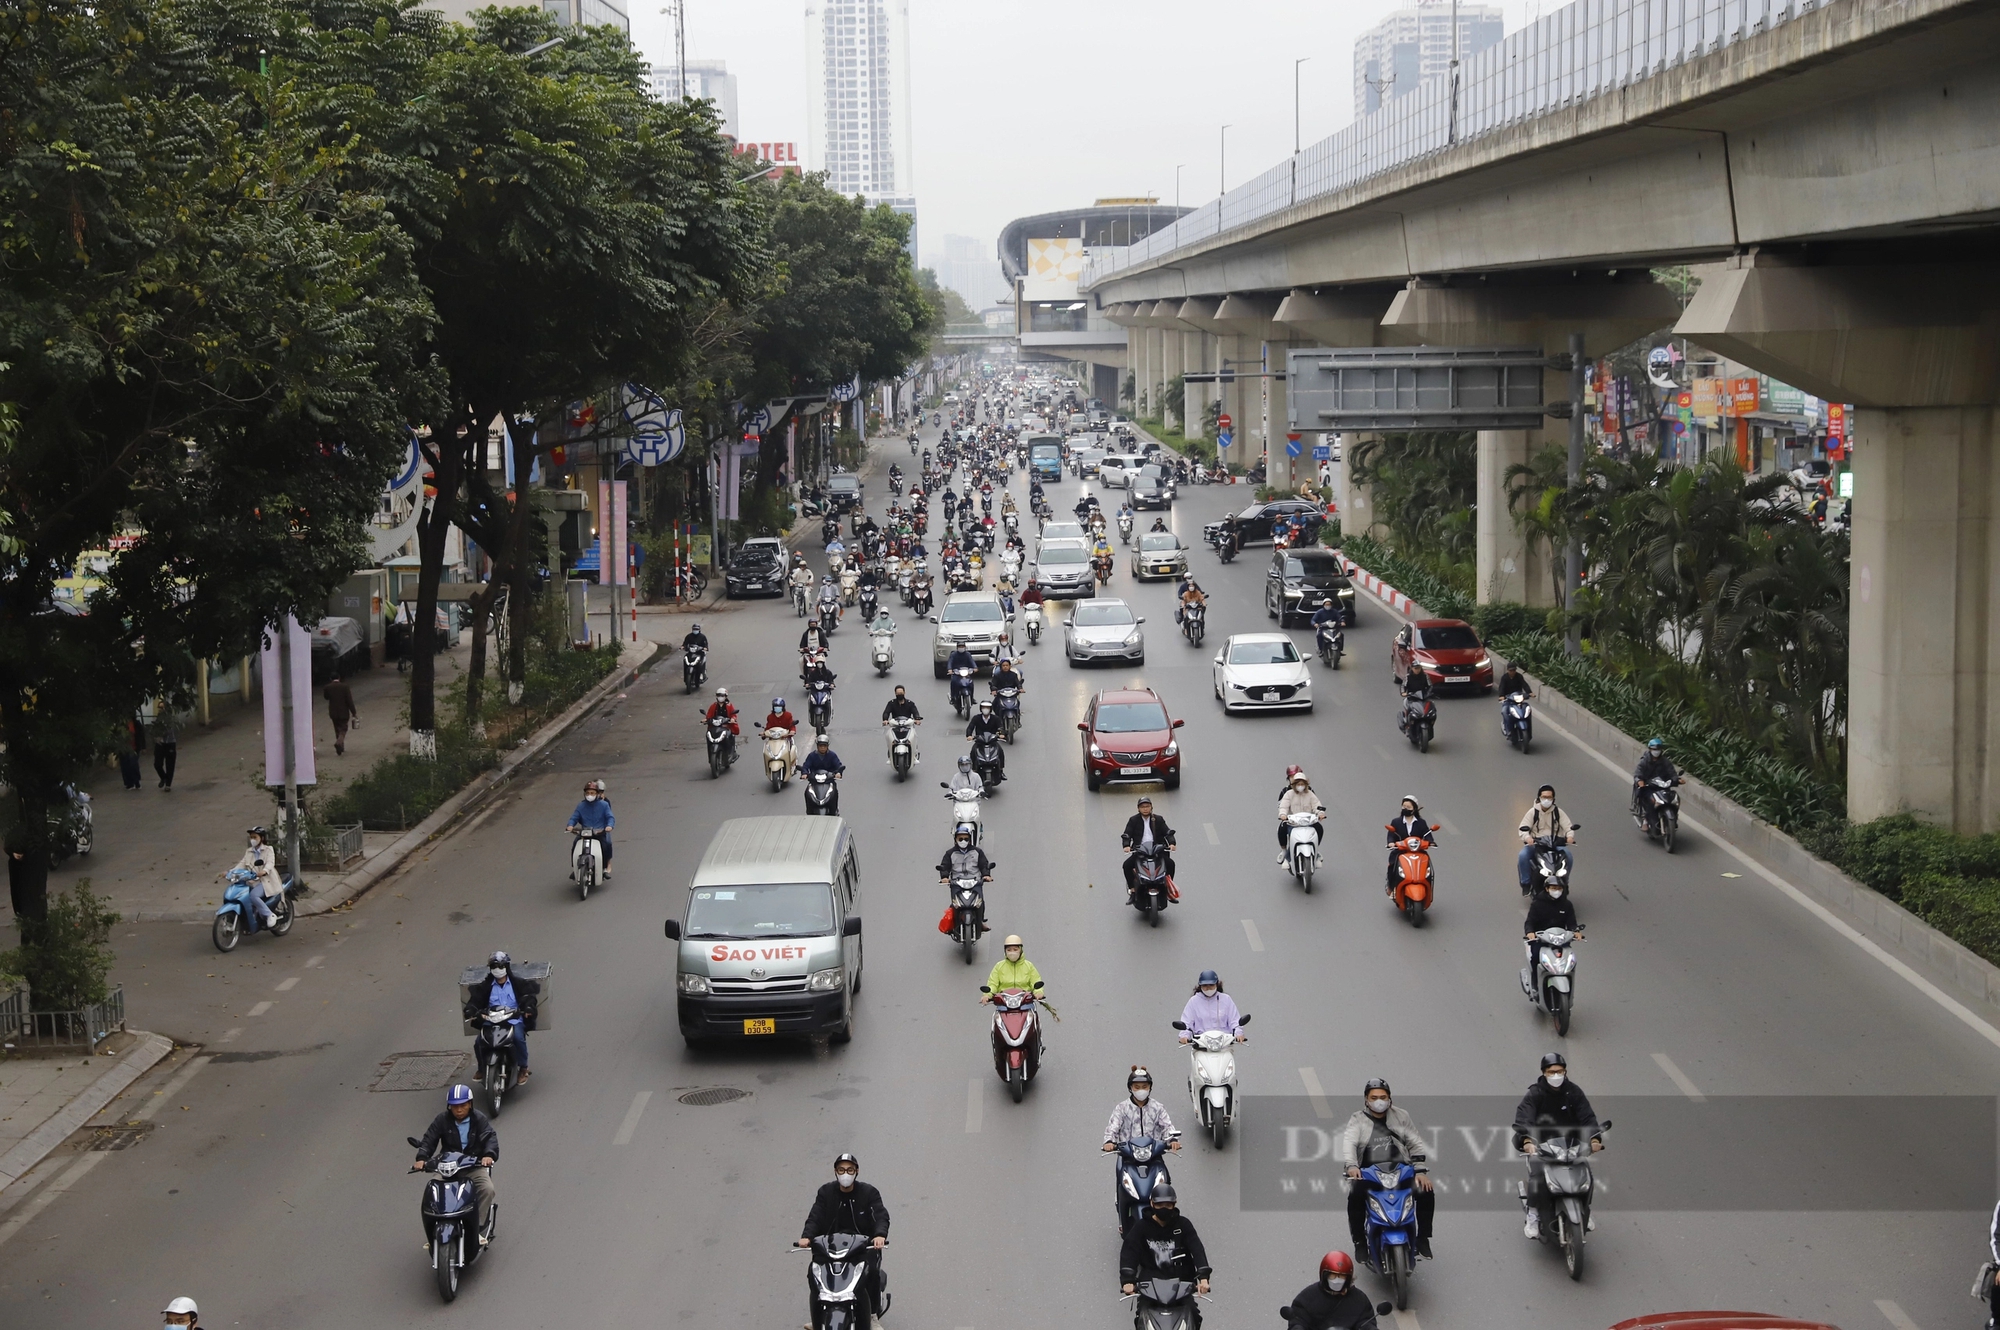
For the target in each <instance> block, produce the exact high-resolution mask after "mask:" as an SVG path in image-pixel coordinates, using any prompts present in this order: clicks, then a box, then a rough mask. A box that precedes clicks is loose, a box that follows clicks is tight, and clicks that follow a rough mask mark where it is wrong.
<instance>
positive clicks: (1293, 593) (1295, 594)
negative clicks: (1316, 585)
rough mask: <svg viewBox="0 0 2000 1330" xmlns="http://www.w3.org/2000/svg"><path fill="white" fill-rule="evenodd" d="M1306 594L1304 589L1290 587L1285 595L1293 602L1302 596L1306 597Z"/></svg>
mask: <svg viewBox="0 0 2000 1330" xmlns="http://www.w3.org/2000/svg"><path fill="white" fill-rule="evenodd" d="M1305 593H1306V592H1305V588H1304V587H1295V586H1288V587H1286V588H1285V595H1286V597H1287V598H1289V599H1291V600H1297V599H1298V598H1299V597H1300V596H1303V595H1305Z"/></svg>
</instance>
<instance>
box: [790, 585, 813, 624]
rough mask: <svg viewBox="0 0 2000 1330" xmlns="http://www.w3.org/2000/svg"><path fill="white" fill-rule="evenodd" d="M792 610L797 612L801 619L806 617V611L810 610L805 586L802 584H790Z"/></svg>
mask: <svg viewBox="0 0 2000 1330" xmlns="http://www.w3.org/2000/svg"><path fill="white" fill-rule="evenodd" d="M792 608H793V609H795V610H797V611H798V612H799V617H800V618H801V619H803V618H805V617H806V612H807V610H809V609H810V608H811V605H810V603H809V601H808V598H807V596H806V588H805V584H804V583H802V582H794V583H792Z"/></svg>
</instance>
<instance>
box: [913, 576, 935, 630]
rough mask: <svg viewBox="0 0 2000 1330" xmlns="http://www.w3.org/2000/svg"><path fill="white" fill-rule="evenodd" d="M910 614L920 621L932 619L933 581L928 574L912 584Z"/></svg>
mask: <svg viewBox="0 0 2000 1330" xmlns="http://www.w3.org/2000/svg"><path fill="white" fill-rule="evenodd" d="M910 613H912V614H914V615H916V616H917V617H918V618H919V619H927V618H929V617H930V613H931V579H930V575H929V574H928V573H925V574H922V575H920V576H919V577H918V578H917V579H916V580H915V581H914V582H912V583H911V584H910Z"/></svg>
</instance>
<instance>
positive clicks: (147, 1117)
mask: <svg viewBox="0 0 2000 1330" xmlns="http://www.w3.org/2000/svg"><path fill="white" fill-rule="evenodd" d="M207 1065H208V1057H207V1056H206V1055H203V1056H201V1057H198V1058H196V1059H195V1060H194V1061H192V1062H190V1063H188V1064H187V1066H185V1067H183V1068H181V1070H180V1073H179V1074H178V1075H176V1076H175V1077H174V1078H173V1079H172V1080H170V1081H168V1082H167V1083H166V1085H165V1087H164V1088H162V1089H160V1090H157V1091H155V1092H154V1095H153V1097H152V1098H151V1099H149V1100H147V1101H146V1102H145V1103H144V1104H141V1105H140V1106H139V1107H138V1108H137V1109H136V1110H134V1111H133V1114H132V1116H131V1118H130V1119H128V1120H129V1121H132V1122H149V1121H151V1120H152V1117H153V1114H155V1113H157V1112H159V1111H160V1105H161V1104H163V1103H165V1102H167V1100H169V1099H171V1098H173V1096H174V1095H176V1094H178V1093H179V1092H180V1090H181V1088H182V1087H183V1086H185V1085H186V1084H187V1083H188V1082H189V1081H191V1080H193V1079H194V1075H195V1073H196V1072H198V1071H200V1070H201V1069H202V1068H203V1067H206V1066H207ZM110 1153H111V1152H110V1151H108V1150H92V1151H91V1152H90V1153H88V1154H86V1155H85V1156H84V1157H83V1158H81V1159H79V1160H77V1162H76V1164H75V1165H74V1166H73V1167H71V1168H70V1170H69V1171H68V1172H67V1173H64V1174H63V1175H62V1176H61V1177H59V1178H57V1179H56V1180H55V1181H54V1182H51V1183H50V1184H49V1185H48V1186H46V1187H44V1188H42V1191H41V1194H40V1195H39V1196H37V1197H35V1199H34V1200H32V1201H29V1202H28V1203H27V1204H26V1205H24V1206H22V1207H21V1213H19V1214H17V1215H15V1216H14V1217H13V1218H12V1219H10V1220H8V1221H7V1222H6V1223H4V1224H0V1247H4V1246H6V1245H7V1242H8V1240H9V1239H11V1238H12V1237H13V1236H14V1235H15V1234H16V1233H19V1232H20V1231H21V1230H22V1229H23V1228H26V1227H27V1225H28V1221H30V1220H31V1219H33V1218H34V1217H35V1216H36V1215H38V1214H40V1213H41V1212H42V1211H44V1210H46V1209H47V1208H48V1207H49V1206H50V1205H52V1204H54V1202H55V1200H56V1198H57V1197H59V1196H61V1195H62V1194H63V1193H64V1192H66V1191H68V1190H69V1189H70V1188H71V1187H74V1186H75V1185H76V1184H77V1183H79V1182H81V1181H82V1180H83V1178H84V1176H85V1175H86V1174H88V1173H89V1172H90V1170H91V1169H93V1168H96V1167H97V1166H98V1165H99V1164H101V1163H103V1162H104V1160H105V1159H106V1157H108V1156H109V1154H110Z"/></svg>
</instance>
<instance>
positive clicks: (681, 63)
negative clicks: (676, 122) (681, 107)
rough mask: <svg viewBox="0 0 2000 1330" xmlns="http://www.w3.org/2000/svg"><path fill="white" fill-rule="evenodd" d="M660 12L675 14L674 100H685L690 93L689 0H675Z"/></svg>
mask: <svg viewBox="0 0 2000 1330" xmlns="http://www.w3.org/2000/svg"><path fill="white" fill-rule="evenodd" d="M660 12H661V13H662V14H672V15H673V16H674V76H675V77H674V83H675V92H674V100H675V101H678V102H684V101H686V100H687V95H688V61H687V0H673V3H672V4H669V5H666V6H664V7H662V8H661V10H660Z"/></svg>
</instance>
